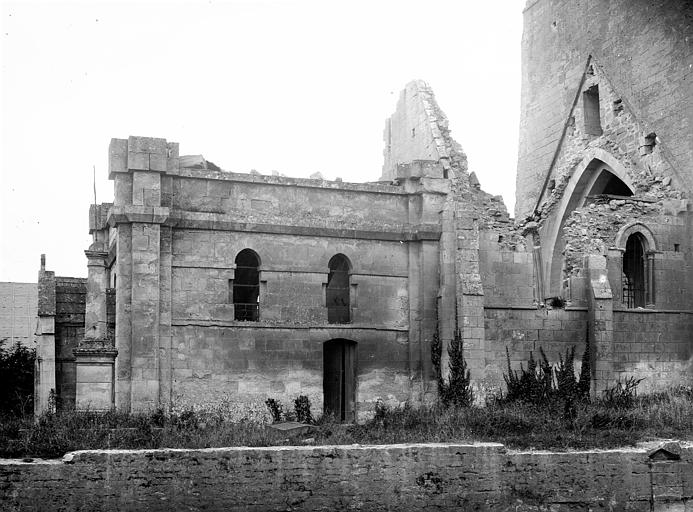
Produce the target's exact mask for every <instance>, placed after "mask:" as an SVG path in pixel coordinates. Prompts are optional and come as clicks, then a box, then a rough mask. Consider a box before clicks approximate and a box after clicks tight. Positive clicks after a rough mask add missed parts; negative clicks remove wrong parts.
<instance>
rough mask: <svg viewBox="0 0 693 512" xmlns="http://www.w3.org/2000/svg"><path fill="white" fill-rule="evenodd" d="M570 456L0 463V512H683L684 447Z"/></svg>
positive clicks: (214, 456) (247, 452)
mask: <svg viewBox="0 0 693 512" xmlns="http://www.w3.org/2000/svg"><path fill="white" fill-rule="evenodd" d="M652 448H653V446H648V447H640V448H634V449H620V450H607V451H597V450H593V451H585V452H571V453H550V452H511V451H506V450H505V448H504V447H503V445H500V444H494V443H486V444H475V445H468V444H467V445H465V444H425V445H424V444H412V445H386V446H358V445H354V446H321V447H270V448H216V449H205V450H147V451H137V450H110V451H107V450H98V451H80V452H73V453H70V454H68V455H66V456H65V457H64V458H63V460H62V461H35V462H31V463H25V462H21V461H15V460H1V461H0V509H1V510H5V511H19V510H22V511H28V510H51V511H53V510H66V511H67V510H69V511H87V510H100V511H101V510H106V511H108V510H114V511H115V510H118V511H122V510H151V511H156V510H161V511H169V510H244V511H247V510H249V511H266V510H277V511H279V510H330V511H332V510H346V509H350V510H351V509H356V510H398V511H402V510H417V511H418V510H424V509H425V510H514V511H515V510H551V511H560V510H593V509H595V510H596V509H602V510H631V511H650V510H676V511H681V512H684V511H692V510H693V443H687V444H678V443H671V444H669V445H666V446H665V448H666V449H659V450H657V449H654V450H653V449H652Z"/></svg>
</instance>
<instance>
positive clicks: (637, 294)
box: [623, 233, 655, 308]
mask: <svg viewBox="0 0 693 512" xmlns="http://www.w3.org/2000/svg"><path fill="white" fill-rule="evenodd" d="M645 245H646V242H645V240H644V238H643V236H642V235H641V234H639V233H633V234H632V235H630V236H629V237H628V240H627V241H626V252H625V253H623V303H624V304H625V305H626V306H627V307H629V308H642V307H645V306H646V305H648V304H654V284H655V283H654V258H653V257H652V255H651V254H648V253H647V251H646V249H645Z"/></svg>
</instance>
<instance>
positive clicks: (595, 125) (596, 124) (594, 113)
mask: <svg viewBox="0 0 693 512" xmlns="http://www.w3.org/2000/svg"><path fill="white" fill-rule="evenodd" d="M582 107H583V112H584V117H585V133H586V134H588V135H601V134H602V124H601V121H600V119H599V86H597V85H593V86H592V87H590V88H589V89H587V90H586V91H585V92H583V93H582Z"/></svg>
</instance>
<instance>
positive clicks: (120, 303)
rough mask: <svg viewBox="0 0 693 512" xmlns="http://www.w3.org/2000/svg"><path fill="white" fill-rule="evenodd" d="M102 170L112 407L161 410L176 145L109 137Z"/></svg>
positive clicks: (167, 355) (167, 370)
mask: <svg viewBox="0 0 693 512" xmlns="http://www.w3.org/2000/svg"><path fill="white" fill-rule="evenodd" d="M109 151H110V161H109V175H110V178H111V179H114V180H115V182H116V183H115V190H116V193H115V202H114V207H113V209H112V212H111V214H110V216H109V224H110V225H111V227H114V228H115V229H116V230H117V235H116V247H117V248H116V251H117V252H116V269H117V270H116V277H117V280H116V334H115V338H116V339H115V343H116V347H117V349H118V362H117V366H116V404H117V406H118V408H119V409H122V410H125V411H131V412H135V411H146V410H151V409H154V408H156V407H159V406H164V407H168V406H169V405H170V400H171V392H172V390H171V384H172V382H171V259H172V255H171V243H172V236H173V233H172V230H171V229H170V226H169V225H167V224H166V222H167V220H168V217H169V215H168V214H169V208H168V207H167V206H168V205H169V204H170V195H171V191H170V189H171V183H170V180H169V181H168V182H167V181H166V176H165V174H166V172H167V170H169V166H170V167H171V169H173V168H175V167H176V165H177V156H178V150H177V144H168V143H167V142H166V140H165V139H158V138H150V137H130V138H129V139H127V140H121V139H113V140H112V141H111V146H110V150H109ZM164 189H166V190H168V192H165V190H164ZM164 205H166V206H164Z"/></svg>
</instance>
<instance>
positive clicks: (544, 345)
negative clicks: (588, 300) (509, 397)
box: [483, 306, 588, 390]
mask: <svg viewBox="0 0 693 512" xmlns="http://www.w3.org/2000/svg"><path fill="white" fill-rule="evenodd" d="M587 316H588V315H587V311H586V309H583V308H578V309H538V308H536V307H531V306H530V307H524V308H520V307H517V308H508V307H488V306H487V307H486V308H484V322H485V326H486V354H485V357H486V363H487V365H486V371H485V374H484V376H483V382H484V385H485V386H486V387H488V388H490V390H492V389H494V388H495V389H498V387H499V386H501V383H502V382H503V377H502V375H503V374H504V373H506V374H507V372H508V369H507V362H506V361H507V355H506V349H507V350H508V355H509V356H510V365H511V367H512V369H513V370H518V371H519V368H520V364H522V365H523V366H524V367H525V368H527V360H528V359H529V354H530V352H532V354H533V355H534V359H535V360H537V361H538V360H539V358H540V357H541V356H540V355H539V349H540V348H541V349H543V350H544V352H545V353H546V356H547V357H548V359H549V361H550V362H551V363H554V364H555V363H557V362H558V360H559V356H561V357H563V358H565V354H566V350H567V349H569V348H570V347H573V346H574V347H575V368H576V375H577V374H578V373H579V369H580V359H581V357H582V353H583V351H584V350H585V342H586V339H587V329H588V318H587Z"/></svg>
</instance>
